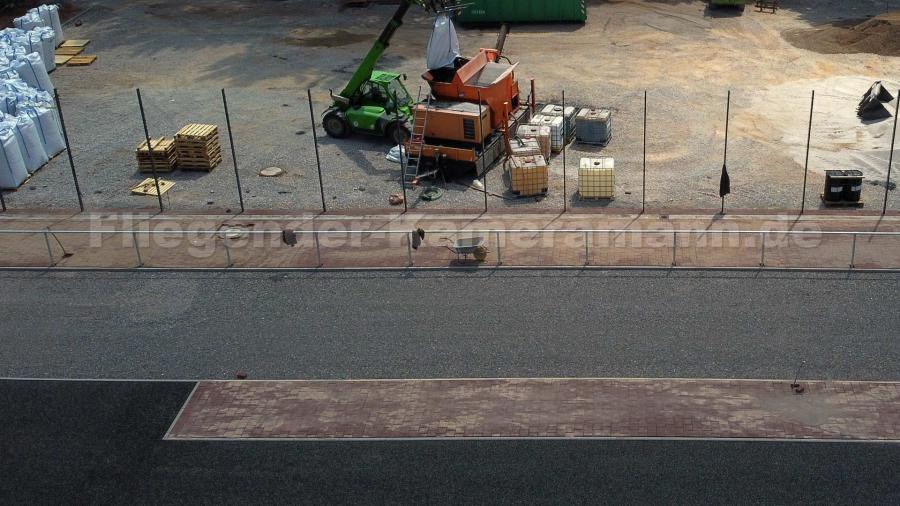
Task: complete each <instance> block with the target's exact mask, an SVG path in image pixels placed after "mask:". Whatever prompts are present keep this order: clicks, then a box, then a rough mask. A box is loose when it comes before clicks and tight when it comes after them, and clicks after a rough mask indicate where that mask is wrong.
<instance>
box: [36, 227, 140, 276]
mask: <svg viewBox="0 0 900 506" xmlns="http://www.w3.org/2000/svg"><path fill="white" fill-rule="evenodd" d="M134 244H135V239H134V236H133V235H132V234H130V233H124V234H123V233H120V232H102V231H98V232H93V233H91V232H88V233H79V234H66V233H58V234H52V235H51V247H52V249H53V251H54V257H55V258H56V259H58V261H57V263H56V266H57V267H93V268H105V269H109V268H112V269H119V268H131V267H138V266H140V265H141V263H142V262H141V255H140V253H139V252H138V251H137V249H136V248H135V246H134Z"/></svg>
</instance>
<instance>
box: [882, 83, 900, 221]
mask: <svg viewBox="0 0 900 506" xmlns="http://www.w3.org/2000/svg"><path fill="white" fill-rule="evenodd" d="M897 95H898V97H897V105H896V106H895V107H894V133H893V134H891V150H890V152H889V154H888V170H887V179H885V181H884V206H882V208H881V215H882V216H884V215H885V213H887V201H888V190H890V189H891V166H892V165H894V141H896V140H897V115H898V114H900V90H898V91H897Z"/></svg>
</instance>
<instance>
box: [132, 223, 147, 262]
mask: <svg viewBox="0 0 900 506" xmlns="http://www.w3.org/2000/svg"><path fill="white" fill-rule="evenodd" d="M131 244H133V245H134V253H135V254H136V255H137V261H138V265H137V266H138V267H143V266H144V259H143V258H142V257H141V246H140V245H139V244H138V238H137V232H135V231H134V230H132V231H131Z"/></svg>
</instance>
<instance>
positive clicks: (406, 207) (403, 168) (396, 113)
mask: <svg viewBox="0 0 900 506" xmlns="http://www.w3.org/2000/svg"><path fill="white" fill-rule="evenodd" d="M394 98H395V100H394V102H395V103H396V102H397V100H396V96H395V97H394ZM415 111H416V110H415V107H414V108H413V129H415V123H416V112H415ZM394 120H395V121H396V122H397V124H400V108H399V107H398V108H397V109H396V110H395V111H394ZM411 137H412V132H410V138H411ZM405 144H406V143H404V142H401V143H400V146H399V147H400V191H402V192H403V214H406V212H407V211H409V203H408V202H407V199H408V198H409V197H408V196H407V195H406V162H405V161H403V152H404V151H406V146H405ZM410 144H412V143H410Z"/></svg>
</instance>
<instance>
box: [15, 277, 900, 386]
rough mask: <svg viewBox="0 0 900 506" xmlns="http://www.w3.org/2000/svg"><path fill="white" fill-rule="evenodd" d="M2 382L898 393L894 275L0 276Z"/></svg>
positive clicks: (899, 288) (898, 286) (898, 284)
mask: <svg viewBox="0 0 900 506" xmlns="http://www.w3.org/2000/svg"><path fill="white" fill-rule="evenodd" d="M0 287H2V288H0V321H2V322H3V325H2V328H0V376H7V377H10V376H11V377H71V378H190V379H197V378H229V377H233V375H234V373H235V372H236V371H246V372H247V373H248V374H249V375H250V378H425V377H532V376H542V377H547V376H550V377H552V376H594V377H723V378H724V377H728V378H732V377H733V378H792V377H793V375H794V374H795V371H796V369H797V367H798V365H800V364H801V363H804V362H805V364H804V365H803V367H802V369H801V376H802V377H809V378H825V379H828V378H834V379H860V380H865V379H880V380H900V368H898V367H897V364H898V363H900V346H898V344H897V342H896V338H897V336H898V332H897V321H896V319H897V314H898V309H900V302H898V301H900V298H898V296H897V294H898V293H900V275H897V274H884V275H876V274H853V275H847V274H840V273H835V274H818V273H776V272H770V273H756V272H669V271H652V272H650V271H648V272H623V271H614V272H603V271H587V272H577V271H564V272H560V271H479V272H455V273H448V272H414V273H411V272H384V273H373V272H359V273H351V272H346V273H334V272H321V273H239V272H232V273H208V274H207V273H171V272H169V273H165V272H138V273H104V272H87V273H62V272H57V273H47V272H9V271H7V272H0Z"/></svg>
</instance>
